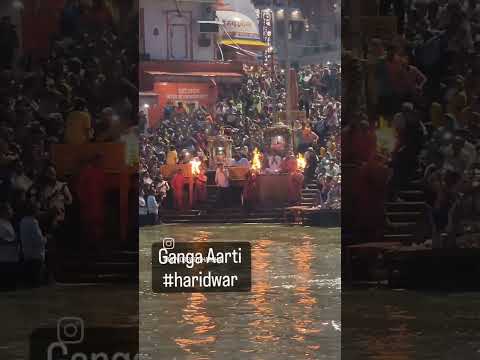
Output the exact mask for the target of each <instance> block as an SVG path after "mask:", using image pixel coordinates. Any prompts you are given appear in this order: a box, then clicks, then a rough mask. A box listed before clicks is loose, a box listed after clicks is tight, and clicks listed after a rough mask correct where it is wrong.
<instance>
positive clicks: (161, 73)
mask: <svg viewBox="0 0 480 360" xmlns="http://www.w3.org/2000/svg"><path fill="white" fill-rule="evenodd" d="M147 74H150V75H153V76H191V77H196V76H198V77H209V78H211V77H243V74H239V73H233V72H182V73H174V72H165V71H147Z"/></svg>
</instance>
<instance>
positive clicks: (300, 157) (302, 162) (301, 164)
mask: <svg viewBox="0 0 480 360" xmlns="http://www.w3.org/2000/svg"><path fill="white" fill-rule="evenodd" d="M306 166H307V160H305V156H304V155H303V154H298V155H297V167H298V169H299V170H301V171H303V170H305V167H306Z"/></svg>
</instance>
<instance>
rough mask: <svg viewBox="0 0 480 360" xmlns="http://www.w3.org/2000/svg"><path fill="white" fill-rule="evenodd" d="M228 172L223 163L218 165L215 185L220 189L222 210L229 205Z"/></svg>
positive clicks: (219, 196) (219, 201)
mask: <svg viewBox="0 0 480 360" xmlns="http://www.w3.org/2000/svg"><path fill="white" fill-rule="evenodd" d="M228 177H229V174H228V170H227V169H226V168H225V166H224V165H223V163H220V164H218V167H217V171H216V172H215V184H216V185H217V187H218V205H219V207H220V208H222V207H226V206H227V205H228V204H229V202H230V201H229V191H230V182H229V180H228Z"/></svg>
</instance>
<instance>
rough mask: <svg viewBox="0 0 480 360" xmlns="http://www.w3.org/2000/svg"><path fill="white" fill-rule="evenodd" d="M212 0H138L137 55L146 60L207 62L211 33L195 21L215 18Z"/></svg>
mask: <svg viewBox="0 0 480 360" xmlns="http://www.w3.org/2000/svg"><path fill="white" fill-rule="evenodd" d="M214 4H215V0H211V1H210V0H188V1H187V0H176V1H175V0H140V15H139V16H140V22H139V23H140V29H139V30H140V39H139V43H140V44H139V46H140V54H141V55H143V57H144V58H146V59H149V60H175V61H181V60H183V61H185V60H189V61H211V60H214V58H215V55H216V48H217V46H216V41H215V34H212V33H201V32H200V24H199V23H198V21H205V20H214V19H215V9H214V6H213V5H214Z"/></svg>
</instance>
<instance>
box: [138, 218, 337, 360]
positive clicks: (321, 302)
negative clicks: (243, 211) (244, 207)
mask: <svg viewBox="0 0 480 360" xmlns="http://www.w3.org/2000/svg"><path fill="white" fill-rule="evenodd" d="M166 236H168V237H173V238H175V240H176V241H250V242H251V245H252V291H251V292H250V293H194V294H155V293H152V292H151V269H150V268H151V265H150V264H151V254H150V253H151V245H152V243H153V242H157V241H161V240H162V238H163V237H166ZM140 244H141V245H140V247H141V250H140V281H141V284H140V299H139V305H140V313H141V317H140V348H141V352H142V355H143V357H142V358H144V359H154V360H157V359H191V360H207V359H262V360H268V359H275V360H279V359H303V360H309V359H340V338H341V332H340V327H341V324H340V312H341V300H340V292H341V284H340V230H339V229H319V228H309V227H297V226H295V227H293V226H281V225H253V224H243V225H209V226H184V225H182V226H178V225H168V226H164V225H162V226H159V227H155V228H151V227H150V228H146V229H144V230H142V231H141V232H140Z"/></svg>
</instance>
